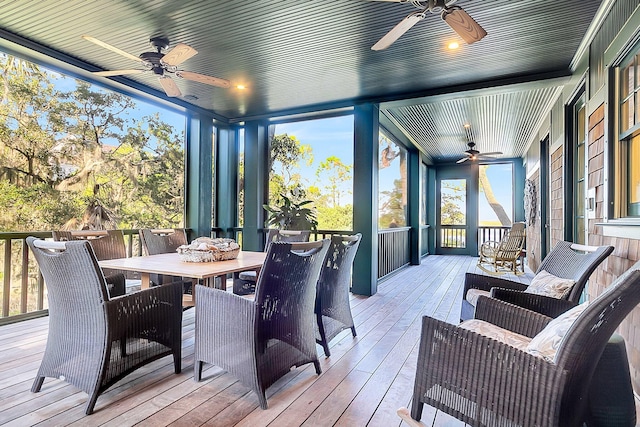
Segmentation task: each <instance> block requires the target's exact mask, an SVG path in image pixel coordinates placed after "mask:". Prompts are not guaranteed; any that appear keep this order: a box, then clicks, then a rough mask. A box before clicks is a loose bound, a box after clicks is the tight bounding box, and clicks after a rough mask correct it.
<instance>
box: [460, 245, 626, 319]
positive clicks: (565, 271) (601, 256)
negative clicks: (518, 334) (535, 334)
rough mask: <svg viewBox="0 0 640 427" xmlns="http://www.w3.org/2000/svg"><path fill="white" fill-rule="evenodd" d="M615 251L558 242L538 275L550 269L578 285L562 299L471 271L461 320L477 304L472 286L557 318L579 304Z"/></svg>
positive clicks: (470, 314)
mask: <svg viewBox="0 0 640 427" xmlns="http://www.w3.org/2000/svg"><path fill="white" fill-rule="evenodd" d="M611 252H613V246H585V245H578V244H575V243H571V242H565V241H560V242H558V243H557V244H556V246H555V247H554V248H553V250H551V252H549V254H548V255H547V256H546V257H545V259H544V260H543V261H542V263H541V264H540V267H539V268H538V270H537V271H536V274H539V273H540V272H542V271H546V272H548V273H550V274H553V275H555V276H557V277H560V278H564V279H571V280H573V281H574V282H575V284H574V285H573V287H572V288H571V290H570V291H569V292H568V293H567V294H566V296H565V297H564V298H561V299H558V298H552V297H548V296H543V295H536V294H532V293H526V292H524V291H525V290H526V289H527V285H525V284H523V283H519V282H515V281H512V280H508V279H506V278H501V277H494V276H487V275H482V274H475V273H467V274H466V275H465V282H464V292H463V294H462V295H463V296H462V307H461V311H460V320H468V319H472V318H473V312H474V310H475V307H474V305H473V304H472V302H470V301H469V299H472V298H469V296H470V292H469V290H470V289H475V290H479V291H483V292H484V293H485V294H490V295H491V296H493V297H495V298H499V299H501V300H503V301H508V302H510V303H512V304H516V305H520V306H522V307H525V308H528V309H530V310H533V311H536V312H538V313H541V314H545V315H547V316H550V317H557V316H558V315H560V314H561V313H564V312H565V311H567V310H569V309H570V308H571V307H573V306H575V305H576V304H578V302H579V301H580V296H581V295H582V291H583V290H584V287H585V286H586V284H587V280H589V277H590V276H591V274H592V273H593V272H594V271H595V269H596V268H598V266H599V265H600V264H601V263H602V261H604V260H605V259H606V258H607V257H608V256H609V255H610V254H611ZM474 292H475V293H478V292H477V291H474Z"/></svg>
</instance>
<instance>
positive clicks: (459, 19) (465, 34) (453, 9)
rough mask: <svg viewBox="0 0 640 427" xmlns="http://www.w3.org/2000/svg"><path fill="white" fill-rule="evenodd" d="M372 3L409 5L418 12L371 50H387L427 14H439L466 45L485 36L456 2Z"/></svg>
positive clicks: (404, 1)
mask: <svg viewBox="0 0 640 427" xmlns="http://www.w3.org/2000/svg"><path fill="white" fill-rule="evenodd" d="M373 1H391V2H396V3H411V4H412V5H413V6H415V7H416V8H418V9H420V11H419V12H413V13H410V14H409V15H407V16H406V17H405V18H404V19H403V20H402V21H400V22H399V23H398V24H397V25H396V26H395V27H393V28H392V29H391V31H389V32H388V33H387V34H385V35H384V36H383V37H382V38H381V39H380V40H378V42H377V43H376V44H374V45H373V46H372V47H371V49H372V50H383V49H386V48H388V47H389V46H391V45H392V44H393V42H395V41H396V40H398V39H399V38H400V36H402V35H403V34H404V33H406V32H407V31H409V30H410V29H411V27H413V26H414V25H416V24H417V23H418V22H420V21H422V20H423V19H425V18H426V17H427V12H431V13H433V14H440V18H442V20H443V21H444V22H445V23H447V24H448V25H449V26H450V27H451V29H452V30H453V31H455V32H456V33H458V35H459V36H460V37H462V39H463V40H464V41H465V42H466V43H467V44H472V43H475V42H477V41H480V40H482V39H483V38H484V36H486V35H487V32H486V31H485V29H484V28H482V27H481V26H480V24H478V23H477V22H476V21H475V20H474V19H473V18H472V17H471V16H469V14H468V13H467V12H465V11H464V9H462V8H461V7H460V6H454V3H456V1H457V0H373Z"/></svg>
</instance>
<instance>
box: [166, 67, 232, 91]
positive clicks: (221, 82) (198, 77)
mask: <svg viewBox="0 0 640 427" xmlns="http://www.w3.org/2000/svg"><path fill="white" fill-rule="evenodd" d="M176 76H178V77H182V78H183V79H187V80H193V81H194V82H200V83H204V84H207V85H211V86H217V87H223V88H229V87H231V82H230V81H229V80H226V79H220V78H218V77H212V76H205V75H204V74H198V73H192V72H191V71H176Z"/></svg>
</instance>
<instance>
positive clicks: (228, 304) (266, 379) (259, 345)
mask: <svg viewBox="0 0 640 427" xmlns="http://www.w3.org/2000/svg"><path fill="white" fill-rule="evenodd" d="M328 249H329V240H320V241H317V242H309V243H286V242H273V243H272V244H271V245H269V248H268V249H267V255H266V261H265V263H264V266H263V267H262V270H261V272H260V275H259V277H258V283H257V286H256V296H255V299H254V300H253V301H252V300H248V299H246V298H243V297H241V296H238V295H235V294H233V293H230V292H225V291H222V290H219V289H213V288H208V287H204V286H200V285H198V286H197V291H196V292H197V294H198V298H197V299H196V325H195V364H194V379H195V380H196V381H200V379H201V377H202V368H203V364H204V363H212V364H215V365H217V366H219V367H221V368H222V369H224V370H226V371H227V372H229V373H231V374H232V375H233V376H235V377H236V378H238V380H239V381H240V383H242V384H243V385H244V386H246V387H247V388H249V389H251V390H253V391H254V392H255V393H256V394H257V395H258V400H259V402H260V407H261V408H262V409H267V398H266V396H265V390H266V389H267V388H268V387H269V386H271V385H272V384H273V383H274V382H276V381H277V380H278V379H279V378H281V377H282V376H284V375H285V374H287V373H288V372H289V371H290V370H291V368H292V367H298V366H302V365H305V364H307V363H313V365H314V367H315V370H316V373H317V374H320V372H321V370H320V363H319V361H318V353H317V350H316V341H315V331H314V322H315V316H314V314H313V306H314V301H315V297H316V283H317V282H318V278H319V277H320V269H321V268H322V262H323V260H324V259H325V256H326V254H327V251H328Z"/></svg>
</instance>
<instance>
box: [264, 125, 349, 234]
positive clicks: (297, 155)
mask: <svg viewBox="0 0 640 427" xmlns="http://www.w3.org/2000/svg"><path fill="white" fill-rule="evenodd" d="M269 138H270V158H269V171H270V172H269V205H270V206H277V205H278V203H279V198H280V195H285V196H287V197H288V198H290V199H291V200H292V201H294V202H301V201H303V200H310V201H311V202H313V203H312V204H310V205H309V206H312V207H314V208H315V210H316V212H317V220H318V229H320V230H338V231H350V230H351V229H352V228H353V116H352V115H344V116H338V117H330V118H323V119H314V120H300V121H293V122H287V123H278V124H275V125H272V126H271V127H270V129H269Z"/></svg>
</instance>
